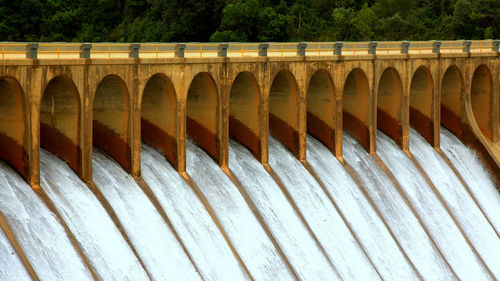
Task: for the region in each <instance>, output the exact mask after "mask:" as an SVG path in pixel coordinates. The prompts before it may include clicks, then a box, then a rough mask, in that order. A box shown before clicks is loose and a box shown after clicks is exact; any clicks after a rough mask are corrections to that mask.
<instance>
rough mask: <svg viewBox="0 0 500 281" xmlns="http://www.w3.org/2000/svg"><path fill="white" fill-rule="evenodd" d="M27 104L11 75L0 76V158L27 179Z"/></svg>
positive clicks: (21, 90) (19, 86) (20, 88)
mask: <svg viewBox="0 0 500 281" xmlns="http://www.w3.org/2000/svg"><path fill="white" fill-rule="evenodd" d="M27 116H28V104H27V101H26V99H25V96H24V91H23V89H22V87H21V85H19V83H18V82H17V80H16V79H14V78H12V77H1V78H0V159H1V160H3V161H5V162H6V163H8V164H9V165H10V166H12V167H13V168H14V170H16V171H17V172H18V173H19V174H20V175H21V176H23V177H24V178H25V179H28V174H29V156H28V150H29V139H28V134H27V127H28V125H27V120H28V118H27Z"/></svg>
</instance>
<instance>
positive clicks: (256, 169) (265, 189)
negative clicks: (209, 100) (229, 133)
mask: <svg viewBox="0 0 500 281" xmlns="http://www.w3.org/2000/svg"><path fill="white" fill-rule="evenodd" d="M229 168H231V170H232V172H233V173H234V175H235V176H236V178H237V179H238V180H239V182H240V183H241V185H242V186H243V188H244V189H245V192H246V193H247V194H248V196H249V197H250V198H251V200H252V201H253V202H254V204H255V206H256V207H257V209H258V211H259V212H260V214H261V215H262V218H263V220H264V221H265V223H266V225H267V226H268V227H269V229H270V231H271V233H272V235H273V237H275V239H276V242H277V244H278V245H279V247H280V248H281V249H282V250H283V253H284V255H285V256H286V257H287V258H288V260H289V262H290V264H291V265H292V267H293V268H294V270H295V272H296V273H297V275H298V277H299V278H300V279H301V280H328V279H330V278H331V276H335V275H336V273H335V272H334V271H333V269H332V268H331V266H330V264H329V263H328V260H327V258H326V257H325V256H324V255H323V253H322V252H321V249H320V248H319V247H318V245H317V244H316V242H315V241H314V239H312V237H311V235H310V234H309V232H308V231H307V229H306V227H305V226H304V225H303V223H302V222H301V220H300V218H299V216H298V215H297V213H296V212H295V210H294V209H293V207H292V206H291V205H290V203H289V202H288V201H287V199H286V197H285V195H284V194H283V192H282V191H281V189H280V187H279V186H278V185H277V184H276V182H275V181H274V180H273V178H272V177H271V176H270V175H269V174H268V173H267V171H266V170H265V169H264V167H263V166H262V165H261V164H260V163H259V161H257V159H255V158H254V157H253V155H252V154H251V153H250V151H248V150H247V149H246V148H245V147H243V146H242V145H240V144H239V143H237V142H236V141H234V140H230V141H229Z"/></svg>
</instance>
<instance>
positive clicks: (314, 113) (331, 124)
mask: <svg viewBox="0 0 500 281" xmlns="http://www.w3.org/2000/svg"><path fill="white" fill-rule="evenodd" d="M306 98H307V132H308V133H309V134H311V135H312V136H313V137H315V138H316V139H318V140H319V141H321V142H322V143H323V144H324V145H325V146H326V147H328V149H330V151H332V152H334V153H335V102H336V100H335V93H334V88H333V81H332V79H331V77H330V74H329V73H328V72H327V71H326V70H324V69H320V70H318V71H316V72H315V73H314V74H313V76H312V77H311V80H310V81H309V86H308V87H307V95H306Z"/></svg>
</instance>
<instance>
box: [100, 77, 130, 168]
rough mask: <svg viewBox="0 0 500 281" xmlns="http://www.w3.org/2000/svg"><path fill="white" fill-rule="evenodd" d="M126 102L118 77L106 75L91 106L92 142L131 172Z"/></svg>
mask: <svg viewBox="0 0 500 281" xmlns="http://www.w3.org/2000/svg"><path fill="white" fill-rule="evenodd" d="M129 100H130V98H129V94H128V90H127V87H126V85H125V83H124V82H123V80H122V79H121V78H120V77H118V76H116V75H108V76H106V77H105V78H104V79H103V80H102V81H101V82H100V83H99V86H98V87H97V90H96V93H95V96H94V103H93V122H92V141H93V145H95V146H97V147H99V148H101V149H102V150H104V151H105V152H106V153H107V154H109V155H110V156H111V157H113V158H114V159H115V160H116V161H117V162H118V163H120V165H122V167H123V168H124V169H125V170H127V171H129V172H131V151H130V146H129V143H130V142H129V139H130V135H129V134H130V117H129V115H130V105H129V103H130V101H129Z"/></svg>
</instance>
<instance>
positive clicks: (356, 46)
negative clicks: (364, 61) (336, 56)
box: [342, 42, 370, 55]
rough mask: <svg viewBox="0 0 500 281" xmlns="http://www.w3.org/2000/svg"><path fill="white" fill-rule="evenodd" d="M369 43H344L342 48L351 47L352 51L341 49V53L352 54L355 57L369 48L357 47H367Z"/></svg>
mask: <svg viewBox="0 0 500 281" xmlns="http://www.w3.org/2000/svg"><path fill="white" fill-rule="evenodd" d="M368 44H369V43H366V42H364V43H354V42H353V43H344V46H352V49H342V51H347V52H351V51H352V52H353V54H354V55H355V54H356V52H360V51H367V52H368V51H369V50H370V48H368V47H365V48H359V46H368Z"/></svg>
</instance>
